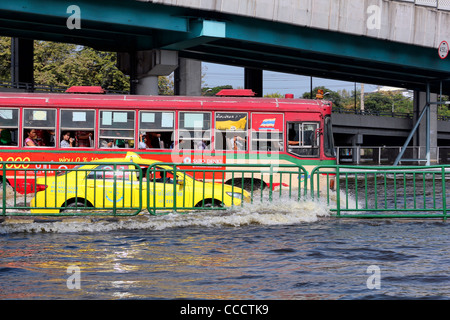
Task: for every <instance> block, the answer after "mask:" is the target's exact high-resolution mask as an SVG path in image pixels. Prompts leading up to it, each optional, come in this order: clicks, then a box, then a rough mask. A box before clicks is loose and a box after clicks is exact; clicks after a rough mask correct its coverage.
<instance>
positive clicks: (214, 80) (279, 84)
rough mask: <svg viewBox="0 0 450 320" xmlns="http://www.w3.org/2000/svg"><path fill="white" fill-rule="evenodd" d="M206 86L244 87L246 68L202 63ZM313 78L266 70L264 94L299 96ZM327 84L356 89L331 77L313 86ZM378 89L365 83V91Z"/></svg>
mask: <svg viewBox="0 0 450 320" xmlns="http://www.w3.org/2000/svg"><path fill="white" fill-rule="evenodd" d="M202 69H203V74H204V78H203V81H204V85H203V86H205V87H217V86H221V85H232V86H233V88H234V89H237V88H244V68H241V67H233V66H227V65H221V64H214V63H206V62H203V63H202ZM310 86H311V78H310V77H309V76H301V75H293V74H287V73H278V72H272V71H264V73H263V90H264V92H263V94H264V95H265V94H270V93H280V94H283V95H284V94H286V93H292V94H294V97H295V98H299V97H301V96H302V95H303V93H305V92H309V91H310ZM318 86H325V87H326V88H328V89H330V90H333V91H338V90H343V89H346V90H347V91H353V90H355V83H354V82H347V81H337V80H331V79H322V78H316V77H314V78H313V88H314V87H318ZM356 89H357V90H360V89H361V84H360V83H357V84H356ZM376 89H377V86H375V85H368V84H365V85H364V92H372V91H375V90H376Z"/></svg>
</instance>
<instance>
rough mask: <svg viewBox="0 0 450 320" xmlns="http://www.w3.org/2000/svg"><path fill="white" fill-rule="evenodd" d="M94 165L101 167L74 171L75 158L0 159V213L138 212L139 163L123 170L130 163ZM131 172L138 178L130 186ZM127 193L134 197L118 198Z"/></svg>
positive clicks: (140, 183)
mask: <svg viewBox="0 0 450 320" xmlns="http://www.w3.org/2000/svg"><path fill="white" fill-rule="evenodd" d="M96 165H98V166H103V169H100V168H92V167H87V166H81V167H78V168H76V169H73V168H72V167H74V166H80V163H79V162H65V163H55V162H14V163H11V162H8V163H0V168H1V173H2V175H1V182H2V185H1V187H2V198H1V202H2V211H1V214H0V215H3V216H30V215H33V216H86V215H92V214H93V212H95V215H99V216H111V215H113V216H128V215H137V214H138V213H139V212H141V211H142V193H141V192H138V191H139V190H141V189H142V169H141V168H140V167H139V166H132V167H131V168H128V169H125V166H126V167H128V166H130V163H129V162H123V163H117V162H115V163H109V162H98V163H96ZM133 173H134V175H135V176H137V177H140V178H139V179H138V180H137V181H134V182H133V184H132V183H131V182H130V181H128V178H129V177H130V175H132V174H133ZM69 174H70V175H69ZM8 177H9V179H8ZM8 181H9V182H10V183H11V184H10V185H8ZM136 185H137V187H136ZM41 186H46V187H45V191H41V192H39V191H40V190H39V188H40V187H41ZM133 186H135V187H133ZM22 192H23V194H22ZM125 195H127V196H128V197H130V198H133V200H134V201H132V202H126V201H121V200H120V197H125ZM89 199H91V200H89ZM93 199H94V200H93ZM33 201H34V202H35V203H34V205H32V202H33ZM31 211H33V212H31Z"/></svg>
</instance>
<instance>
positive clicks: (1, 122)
mask: <svg viewBox="0 0 450 320" xmlns="http://www.w3.org/2000/svg"><path fill="white" fill-rule="evenodd" d="M18 133H19V110H18V109H1V110H0V146H18V143H17V141H18V138H19V137H18Z"/></svg>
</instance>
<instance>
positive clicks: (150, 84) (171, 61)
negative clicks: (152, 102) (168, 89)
mask: <svg viewBox="0 0 450 320" xmlns="http://www.w3.org/2000/svg"><path fill="white" fill-rule="evenodd" d="M117 64H118V67H119V69H120V70H121V71H122V72H124V73H125V74H128V75H129V76H130V81H131V83H130V87H131V90H130V91H131V94H144V95H158V93H159V90H158V76H168V75H170V74H171V73H172V72H173V71H174V70H175V69H176V68H177V67H178V52H177V51H168V50H146V51H136V52H131V53H128V52H120V53H118V56H117Z"/></svg>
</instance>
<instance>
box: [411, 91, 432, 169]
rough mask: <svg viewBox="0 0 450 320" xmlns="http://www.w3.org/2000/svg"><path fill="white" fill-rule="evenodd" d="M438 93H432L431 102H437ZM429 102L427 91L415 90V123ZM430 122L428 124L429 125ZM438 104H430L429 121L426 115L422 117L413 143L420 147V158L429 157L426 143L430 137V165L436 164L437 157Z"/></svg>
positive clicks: (418, 155)
mask: <svg viewBox="0 0 450 320" xmlns="http://www.w3.org/2000/svg"><path fill="white" fill-rule="evenodd" d="M437 98H438V95H437V94H435V93H432V94H430V98H429V99H430V101H429V102H436V101H437ZM426 104H427V94H426V92H419V91H415V92H414V123H416V121H417V119H418V117H419V115H420V113H421V112H422V111H423V109H424V108H425V106H426ZM427 122H428V126H427ZM437 133H438V130H437V104H430V112H429V120H428V121H427V117H426V115H425V116H424V117H423V118H422V121H421V123H420V125H419V127H418V129H417V132H416V135H415V137H414V139H413V145H414V146H416V147H420V151H418V152H419V153H418V154H415V155H417V157H418V158H419V159H426V158H427V150H426V145H427V141H428V139H429V147H430V155H429V158H430V165H433V164H436V159H437Z"/></svg>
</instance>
